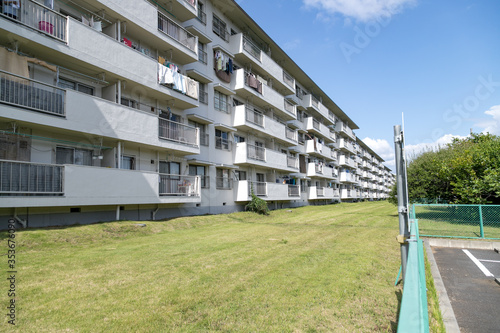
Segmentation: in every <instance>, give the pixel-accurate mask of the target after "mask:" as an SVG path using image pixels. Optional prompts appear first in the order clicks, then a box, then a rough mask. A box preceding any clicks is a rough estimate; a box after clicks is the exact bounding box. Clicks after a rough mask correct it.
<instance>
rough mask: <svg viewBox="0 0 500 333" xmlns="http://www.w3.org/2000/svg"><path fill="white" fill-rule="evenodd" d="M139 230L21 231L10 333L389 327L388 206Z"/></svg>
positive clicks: (393, 227) (392, 312)
mask: <svg viewBox="0 0 500 333" xmlns="http://www.w3.org/2000/svg"><path fill="white" fill-rule="evenodd" d="M136 223H137V222H132V221H126V222H113V223H102V224H94V225H86V226H75V227H67V228H48V229H38V230H18V231H17V233H16V240H17V242H18V244H17V248H16V250H17V258H16V259H17V269H18V273H17V286H16V288H17V298H16V304H17V305H18V307H17V325H16V327H15V329H16V330H18V331H22V332H212V331H219V332H373V331H384V332H385V331H395V329H396V326H397V310H398V302H399V298H400V293H401V288H400V287H394V278H395V277H396V275H397V272H398V268H399V265H400V262H399V260H400V257H399V245H398V243H397V242H396V241H395V237H396V235H397V234H398V218H397V214H396V208H395V207H394V206H393V205H391V204H389V203H386V202H365V203H357V204H344V203H343V204H339V205H329V206H308V207H302V208H297V209H293V210H291V212H289V211H288V210H286V209H285V210H277V211H272V212H271V214H270V215H269V216H262V215H257V214H255V213H248V212H242V213H234V214H228V215H217V216H197V217H185V218H177V219H172V220H169V221H162V222H145V224H146V227H139V226H137V225H136ZM141 223H144V222H141ZM5 235H6V234H5V233H1V234H0V236H1V237H5ZM2 244H4V245H2V246H3V248H4V250H5V252H6V249H7V247H6V242H5V241H2ZM2 252H4V251H2ZM2 265H3V267H6V263H4V264H2ZM1 285H3V286H4V287H1V288H2V289H0V291H1V290H6V289H7V281H4V282H3V283H2V284H1ZM1 295H2V296H1V298H0V299H1V302H2V303H1V304H2V308H5V307H4V306H3V305H4V304H5V305H6V304H7V302H8V299H7V295H6V292H3V291H2V292H1ZM3 321H4V322H3V323H2V325H1V328H0V331H1V330H2V329H3V328H4V327H7V325H8V324H7V322H6V318H5V316H4V319H3Z"/></svg>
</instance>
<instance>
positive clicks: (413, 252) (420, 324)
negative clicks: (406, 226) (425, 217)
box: [398, 220, 429, 333]
mask: <svg viewBox="0 0 500 333" xmlns="http://www.w3.org/2000/svg"><path fill="white" fill-rule="evenodd" d="M418 224H419V221H418V220H410V239H409V240H408V259H407V261H406V274H405V276H404V287H403V297H402V299H401V309H400V311H399V319H398V332H401V333H403V332H405V333H406V332H410V333H411V332H415V333H416V332H419V333H420V332H429V313H428V309H427V287H426V280H425V262H424V246H423V243H422V240H421V239H420V236H419V227H418Z"/></svg>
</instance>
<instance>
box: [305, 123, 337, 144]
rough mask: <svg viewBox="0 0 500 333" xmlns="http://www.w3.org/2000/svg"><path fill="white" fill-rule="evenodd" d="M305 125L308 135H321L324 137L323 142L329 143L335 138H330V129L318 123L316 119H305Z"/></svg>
mask: <svg viewBox="0 0 500 333" xmlns="http://www.w3.org/2000/svg"><path fill="white" fill-rule="evenodd" d="M305 124H306V130H307V131H308V132H309V133H314V134H316V135H321V136H322V137H324V139H325V142H327V143H330V142H333V141H334V140H335V138H332V137H331V136H330V129H329V128H328V127H326V126H325V125H323V124H322V123H320V122H319V121H318V120H317V119H315V118H313V117H308V118H306V119H305Z"/></svg>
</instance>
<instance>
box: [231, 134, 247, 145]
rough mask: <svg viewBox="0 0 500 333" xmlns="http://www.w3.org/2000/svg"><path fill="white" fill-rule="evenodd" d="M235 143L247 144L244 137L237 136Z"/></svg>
mask: <svg viewBox="0 0 500 333" xmlns="http://www.w3.org/2000/svg"><path fill="white" fill-rule="evenodd" d="M234 142H235V143H240V142H245V138H244V137H242V136H239V135H237V134H235V135H234Z"/></svg>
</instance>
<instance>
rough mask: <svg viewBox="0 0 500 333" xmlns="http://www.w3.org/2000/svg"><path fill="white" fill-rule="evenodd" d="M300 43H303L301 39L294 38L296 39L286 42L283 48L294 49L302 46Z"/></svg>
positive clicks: (286, 49)
mask: <svg viewBox="0 0 500 333" xmlns="http://www.w3.org/2000/svg"><path fill="white" fill-rule="evenodd" d="M300 43H301V41H300V39H294V40H291V41H288V42H285V44H283V49H284V50H285V51H291V50H294V49H296V48H297V47H299V46H300Z"/></svg>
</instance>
